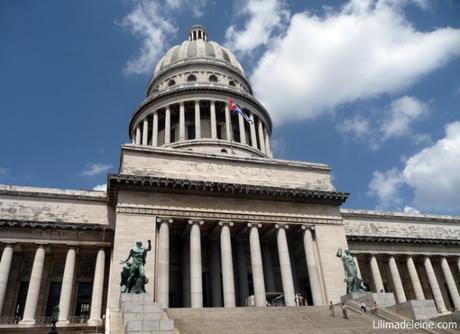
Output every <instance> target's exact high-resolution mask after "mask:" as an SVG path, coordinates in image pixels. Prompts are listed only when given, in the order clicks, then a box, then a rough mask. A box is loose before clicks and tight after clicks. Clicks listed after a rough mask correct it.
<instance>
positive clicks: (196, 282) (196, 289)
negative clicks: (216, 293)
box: [189, 220, 203, 308]
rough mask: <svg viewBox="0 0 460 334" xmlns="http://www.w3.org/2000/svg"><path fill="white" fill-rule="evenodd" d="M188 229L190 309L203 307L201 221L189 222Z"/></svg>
mask: <svg viewBox="0 0 460 334" xmlns="http://www.w3.org/2000/svg"><path fill="white" fill-rule="evenodd" d="M189 224H190V225H192V228H191V229H190V295H191V304H192V308H200V307H203V277H202V275H203V272H202V268H201V234H200V225H203V221H193V220H189Z"/></svg>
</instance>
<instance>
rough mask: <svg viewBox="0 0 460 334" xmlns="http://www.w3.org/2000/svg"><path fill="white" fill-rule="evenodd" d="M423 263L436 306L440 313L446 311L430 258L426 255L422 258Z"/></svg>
mask: <svg viewBox="0 0 460 334" xmlns="http://www.w3.org/2000/svg"><path fill="white" fill-rule="evenodd" d="M423 265H424V266H425V271H426V274H427V276H428V282H429V283H430V287H431V292H432V294H433V299H434V301H435V303H436V308H437V309H438V312H440V313H446V312H447V309H446V304H445V303H444V299H443V298H442V293H441V289H440V288H439V284H438V279H437V278H436V274H435V273H434V270H433V266H432V265H431V260H430V258H429V257H428V256H426V257H425V258H424V259H423Z"/></svg>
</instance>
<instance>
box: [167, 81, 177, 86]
mask: <svg viewBox="0 0 460 334" xmlns="http://www.w3.org/2000/svg"><path fill="white" fill-rule="evenodd" d="M175 84H176V82H175V81H174V80H169V82H168V86H169V87H171V86H174V85H175Z"/></svg>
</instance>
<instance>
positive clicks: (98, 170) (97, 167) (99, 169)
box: [81, 162, 113, 177]
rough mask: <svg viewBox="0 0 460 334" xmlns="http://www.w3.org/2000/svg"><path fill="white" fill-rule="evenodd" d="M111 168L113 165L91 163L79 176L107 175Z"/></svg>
mask: <svg viewBox="0 0 460 334" xmlns="http://www.w3.org/2000/svg"><path fill="white" fill-rule="evenodd" d="M112 167H113V165H111V164H103V163H100V162H97V163H91V164H88V165H86V168H85V169H84V170H83V171H82V172H81V175H83V176H89V177H92V176H96V175H99V174H102V173H107V172H108V171H109V169H111V168H112Z"/></svg>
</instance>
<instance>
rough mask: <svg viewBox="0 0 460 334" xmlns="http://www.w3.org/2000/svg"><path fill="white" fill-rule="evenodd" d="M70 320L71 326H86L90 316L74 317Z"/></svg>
mask: <svg viewBox="0 0 460 334" xmlns="http://www.w3.org/2000/svg"><path fill="white" fill-rule="evenodd" d="M68 319H69V322H70V323H71V324H86V323H87V322H88V319H89V316H87V315H81V316H72V317H69V318H68Z"/></svg>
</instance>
